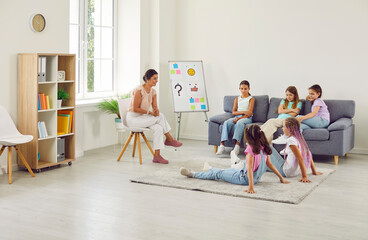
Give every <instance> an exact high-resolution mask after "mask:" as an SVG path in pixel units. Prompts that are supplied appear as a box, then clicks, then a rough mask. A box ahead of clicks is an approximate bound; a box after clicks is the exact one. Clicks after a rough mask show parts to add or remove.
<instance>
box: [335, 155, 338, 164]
mask: <svg viewBox="0 0 368 240" xmlns="http://www.w3.org/2000/svg"><path fill="white" fill-rule="evenodd" d="M334 159H335V165H337V164H338V163H339V156H337V155H335V156H334Z"/></svg>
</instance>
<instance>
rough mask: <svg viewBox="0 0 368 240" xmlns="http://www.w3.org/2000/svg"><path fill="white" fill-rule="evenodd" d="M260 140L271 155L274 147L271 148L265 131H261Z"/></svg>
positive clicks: (266, 151)
mask: <svg viewBox="0 0 368 240" xmlns="http://www.w3.org/2000/svg"><path fill="white" fill-rule="evenodd" d="M259 140H260V142H261V145H262V147H263V150H264V151H265V153H266V154H267V155H271V154H272V149H271V147H270V144H269V143H268V141H267V138H266V135H265V134H264V132H263V131H261V134H260V139H259Z"/></svg>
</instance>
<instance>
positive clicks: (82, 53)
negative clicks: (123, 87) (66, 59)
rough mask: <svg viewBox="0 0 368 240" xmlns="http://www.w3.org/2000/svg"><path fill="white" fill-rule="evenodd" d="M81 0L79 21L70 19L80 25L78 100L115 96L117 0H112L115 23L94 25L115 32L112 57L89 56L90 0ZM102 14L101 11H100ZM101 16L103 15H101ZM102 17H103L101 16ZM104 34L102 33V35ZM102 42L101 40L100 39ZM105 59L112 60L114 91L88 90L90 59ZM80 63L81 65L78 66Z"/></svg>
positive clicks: (116, 91) (116, 89) (77, 60)
mask: <svg viewBox="0 0 368 240" xmlns="http://www.w3.org/2000/svg"><path fill="white" fill-rule="evenodd" d="M78 2H79V23H78V24H75V23H71V22H70V20H69V26H72V25H74V26H75V25H77V26H79V36H78V37H79V44H78V53H79V54H78V56H79V57H77V59H76V65H77V66H76V68H77V69H78V71H77V72H78V75H79V76H76V84H77V85H78V90H79V92H76V98H77V100H85V99H96V98H104V97H114V96H117V93H118V86H117V83H118V81H117V14H116V13H117V1H116V0H112V3H113V4H112V7H113V14H114V17H113V23H112V26H103V25H92V26H93V27H100V29H102V28H110V29H112V33H113V38H112V39H113V45H112V58H101V57H100V58H91V59H89V58H88V29H89V27H90V26H89V25H88V0H78ZM100 15H101V13H100ZM100 17H101V16H100ZM100 19H102V18H100ZM69 31H70V30H69ZM101 36H102V35H101ZM100 44H101V41H100ZM94 59H96V60H104V59H108V60H111V61H112V67H113V71H112V76H113V79H112V91H104V92H88V91H87V83H88V79H87V77H88V76H87V74H88V72H87V67H88V61H89V60H94ZM78 65H79V66H78Z"/></svg>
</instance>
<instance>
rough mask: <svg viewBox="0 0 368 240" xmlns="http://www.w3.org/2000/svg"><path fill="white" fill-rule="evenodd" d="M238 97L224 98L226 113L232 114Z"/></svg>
mask: <svg viewBox="0 0 368 240" xmlns="http://www.w3.org/2000/svg"><path fill="white" fill-rule="evenodd" d="M236 97H238V96H225V97H224V111H225V112H229V113H232V112H233V107H234V100H235V98H236Z"/></svg>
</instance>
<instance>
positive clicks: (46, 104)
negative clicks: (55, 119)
mask: <svg viewBox="0 0 368 240" xmlns="http://www.w3.org/2000/svg"><path fill="white" fill-rule="evenodd" d="M47 109H51V105H50V97H49V96H48V95H45V94H44V93H39V94H38V110H47Z"/></svg>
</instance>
